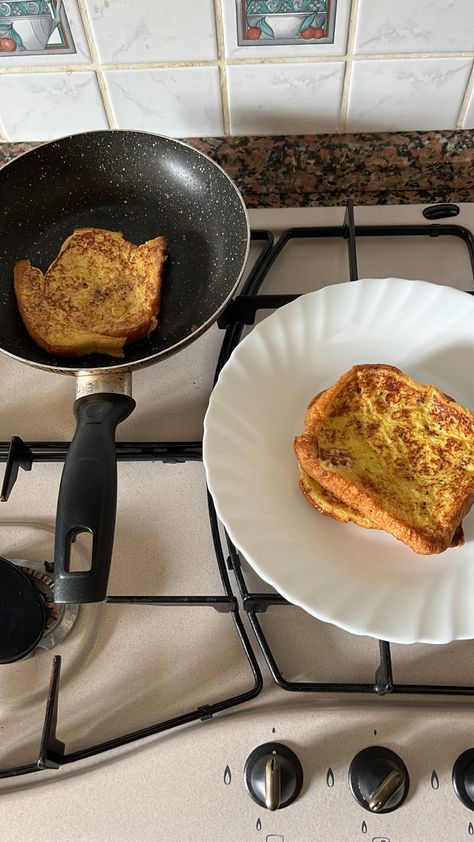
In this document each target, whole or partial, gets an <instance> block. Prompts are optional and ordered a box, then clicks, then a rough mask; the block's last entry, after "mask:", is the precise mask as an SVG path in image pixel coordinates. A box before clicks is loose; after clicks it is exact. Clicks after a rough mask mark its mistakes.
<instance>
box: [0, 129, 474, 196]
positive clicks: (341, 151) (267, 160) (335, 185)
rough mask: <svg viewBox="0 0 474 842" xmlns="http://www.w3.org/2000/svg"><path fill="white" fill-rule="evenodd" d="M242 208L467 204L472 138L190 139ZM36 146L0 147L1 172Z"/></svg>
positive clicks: (473, 182) (473, 183) (472, 174)
mask: <svg viewBox="0 0 474 842" xmlns="http://www.w3.org/2000/svg"><path fill="white" fill-rule="evenodd" d="M188 142H189V143H190V144H191V145H193V146H195V147H196V148H197V149H200V150H201V151H203V152H205V153H206V154H208V155H209V156H210V157H211V158H213V159H214V160H215V161H217V162H218V163H219V164H220V165H221V166H222V167H223V168H224V169H225V170H226V171H227V172H228V173H229V175H230V176H231V177H232V178H233V179H234V180H235V182H236V184H237V185H238V187H239V189H240V191H241V192H242V195H243V197H244V200H245V202H246V204H247V206H248V207H249V208H258V207H311V206H329V205H340V204H343V203H344V202H345V201H346V199H347V198H348V197H351V198H352V199H353V200H354V201H355V202H357V203H359V204H366V205H373V204H406V203H420V204H428V203H432V202H441V201H451V202H473V201H474V171H473V167H472V163H473V161H472V159H473V149H474V132H473V131H471V130H464V131H430V132H396V133H385V132H384V133H378V134H372V133H370V134H353V135H349V134H346V135H336V134H324V135H294V136H285V137H274V136H272V137H226V138H190V139H188ZM35 145H37V144H33V143H31V144H26V143H3V144H0V167H2V166H4V165H5V164H8V163H9V162H10V161H11V160H13V158H15V157H17V156H18V155H20V154H22V153H23V152H26V151H27V150H28V149H31V148H33V147H34V146H35Z"/></svg>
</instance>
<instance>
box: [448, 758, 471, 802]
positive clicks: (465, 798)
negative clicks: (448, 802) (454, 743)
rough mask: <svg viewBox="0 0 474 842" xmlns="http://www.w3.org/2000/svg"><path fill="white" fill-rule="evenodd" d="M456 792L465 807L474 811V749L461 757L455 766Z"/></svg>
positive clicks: (454, 781)
mask: <svg viewBox="0 0 474 842" xmlns="http://www.w3.org/2000/svg"><path fill="white" fill-rule="evenodd" d="M453 787H454V792H455V793H456V795H457V797H458V798H459V800H460V801H462V803H463V804H464V806H465V807H468V808H469V810H474V748H468V750H467V751H464V752H463V753H462V754H460V755H459V757H458V759H457V760H456V763H455V764H454V766H453Z"/></svg>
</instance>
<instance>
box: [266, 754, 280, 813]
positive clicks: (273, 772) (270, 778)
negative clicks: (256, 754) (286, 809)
mask: <svg viewBox="0 0 474 842" xmlns="http://www.w3.org/2000/svg"><path fill="white" fill-rule="evenodd" d="M280 803H281V766H280V764H279V762H278V760H277V758H276V757H271V758H270V760H267V763H266V766H265V805H266V807H267V810H278V808H279V806H280Z"/></svg>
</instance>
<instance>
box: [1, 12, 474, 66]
mask: <svg viewBox="0 0 474 842" xmlns="http://www.w3.org/2000/svg"><path fill="white" fill-rule="evenodd" d="M215 2H218V0H215ZM443 58H470V59H474V52H470V53H468V52H463V53H371V54H367V55H364V54H362V53H360V54H358V55H348V54H343V53H341V54H340V55H330V56H328V55H324V56H280V57H278V56H275V57H271V56H270V57H269V58H265V57H254V58H235V59H227V60H225V59H222V60H219V59H209V60H202V61H194V60H192V59H190V60H189V61H149V62H145V61H143V62H129V63H126V62H124V63H117V64H107V63H105V62H104V63H103V64H101V63H100V62H99V61H97V62H92V63H88V64H54V65H43V64H42V65H38V64H30V65H25V66H23V67H21V66H18V65H15V67H1V68H0V76H2V75H5V76H10V75H11V76H14V75H17V74H18V75H21V74H22V73H25V74H30V73H85V72H91V71H92V72H96V73H101V72H102V71H104V70H112V71H113V70H152V69H160V68H161V69H162V68H167V67H169V68H173V69H174V68H180V67H219V65H220V64H222V65H223V69H224V72H225V68H226V67H227V66H238V65H244V66H245V65H256V64H325V63H331V62H341V61H345V62H359V61H384V60H386V61H403V60H406V59H410V60H412V59H415V60H416V59H421V60H423V59H425V60H426V59H443Z"/></svg>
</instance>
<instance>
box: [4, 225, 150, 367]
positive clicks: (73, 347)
mask: <svg viewBox="0 0 474 842" xmlns="http://www.w3.org/2000/svg"><path fill="white" fill-rule="evenodd" d="M166 245H167V243H166V238H165V237H156V238H155V239H153V240H149V241H148V242H146V243H143V244H142V245H139V246H136V245H134V244H133V243H129V242H128V241H127V240H124V238H123V235H122V234H121V233H120V232H118V231H106V230H105V229H102V228H78V229H76V230H75V231H74V233H73V234H72V235H71V236H70V237H68V239H67V240H66V241H65V242H64V243H63V245H62V247H61V250H60V252H59V254H58V257H57V258H56V260H54V262H53V263H52V264H51V266H50V267H49V269H48V270H47V272H46V273H45V274H43V272H42V271H41V270H40V269H36V268H35V267H34V266H32V265H31V263H30V261H29V260H19V261H18V262H17V263H16V264H15V270H14V286H15V295H16V300H17V303H18V308H19V310H20V314H21V317H22V319H23V322H24V324H25V327H26V329H27V331H28V333H29V334H30V336H31V338H32V339H33V340H34V341H35V342H36V344H37V345H39V346H40V347H41V348H44V350H45V351H48V353H50V354H54V355H57V356H67V357H80V356H83V355H84V354H91V353H98V354H108V355H110V356H112V357H122V356H123V347H124V345H125V344H128V343H130V342H136V341H137V340H138V339H143V338H144V337H145V336H148V335H149V334H150V333H151V332H152V330H154V329H155V328H156V326H157V315H158V312H159V308H160V295H161V283H162V277H163V268H164V262H165V259H166Z"/></svg>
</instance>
